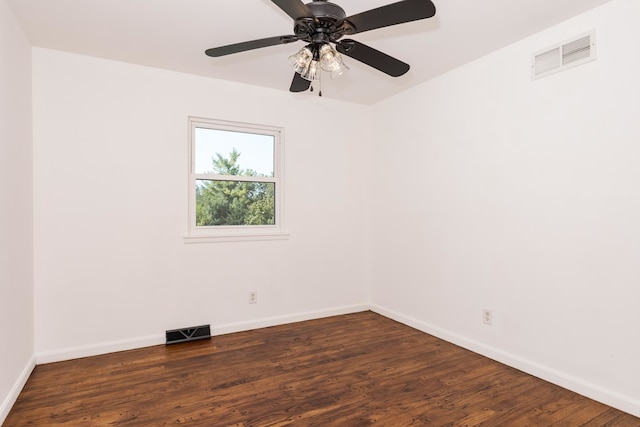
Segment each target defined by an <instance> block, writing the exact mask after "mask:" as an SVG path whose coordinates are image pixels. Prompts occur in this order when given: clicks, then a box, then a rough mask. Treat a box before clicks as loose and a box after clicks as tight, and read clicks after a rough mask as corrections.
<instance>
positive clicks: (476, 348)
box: [369, 304, 640, 417]
mask: <svg viewBox="0 0 640 427" xmlns="http://www.w3.org/2000/svg"><path fill="white" fill-rule="evenodd" d="M369 308H370V310H371V311H373V312H375V313H378V314H380V315H382V316H385V317H388V318H389V319H393V320H395V321H397V322H400V323H403V324H405V325H407V326H411V327H412V328H415V329H418V330H419V331H422V332H425V333H427V334H429V335H433V336H435V337H438V338H440V339H443V340H445V341H448V342H450V343H453V344H456V345H458V346H460V347H463V348H466V349H468V350H471V351H473V352H474V353H478V354H481V355H483V356H486V357H488V358H490V359H493V360H496V361H498V362H500V363H504V364H505V365H508V366H511V367H513V368H516V369H519V370H521V371H523V372H526V373H528V374H531V375H533V376H535V377H538V378H541V379H543V380H545V381H548V382H550V383H553V384H556V385H558V386H560V387H563V388H566V389H568V390H571V391H574V392H576V393H578V394H581V395H583V396H586V397H588V398H591V399H593V400H597V401H598V402H602V403H604V404H605V405H609V406H611V407H614V408H617V409H619V410H621V411H624V412H627V413H629V414H632V415H635V416H637V417H640V400H638V399H635V398H633V397H631V396H626V395H623V394H621V393H618V392H616V391H613V390H610V389H607V388H605V387H601V386H599V385H597V384H593V383H590V382H587V381H584V380H582V379H580V378H577V377H574V376H572V375H569V374H566V373H564V372H561V371H558V370H555V369H553V368H550V367H548V366H544V365H540V364H538V363H535V362H533V361H531V360H528V359H525V358H522V357H519V356H517V355H515V354H512V353H508V352H506V351H503V350H500V349H498V348H495V347H492V346H488V345H486V344H484V343H482V342H479V341H476V340H473V339H471V338H468V337H465V336H462V335H459V334H456V333H453V332H450V331H447V330H445V329H442V328H439V327H437V326H434V325H431V324H428V323H426V322H423V321H421V320H418V319H415V318H412V317H410V316H405V315H403V314H400V313H398V312H396V311H393V310H389V309H386V308H384V307H381V306H379V305H376V304H371V305H370V307H369Z"/></svg>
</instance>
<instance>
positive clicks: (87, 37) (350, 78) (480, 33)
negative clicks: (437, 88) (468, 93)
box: [6, 0, 610, 104]
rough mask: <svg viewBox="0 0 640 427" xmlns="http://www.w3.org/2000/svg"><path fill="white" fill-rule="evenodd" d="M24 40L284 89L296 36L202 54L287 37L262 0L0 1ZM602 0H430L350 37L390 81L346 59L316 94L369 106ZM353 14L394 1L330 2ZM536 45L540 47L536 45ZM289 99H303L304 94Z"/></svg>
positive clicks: (289, 28) (289, 29) (288, 28)
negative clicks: (402, 68) (378, 61)
mask: <svg viewBox="0 0 640 427" xmlns="http://www.w3.org/2000/svg"><path fill="white" fill-rule="evenodd" d="M6 1H7V2H8V3H9V5H10V6H11V8H12V10H13V11H14V13H15V15H16V16H17V18H18V20H19V21H20V22H21V24H22V26H23V28H24V30H25V31H26V33H27V35H28V37H29V38H30V40H31V42H32V44H33V45H34V46H38V47H45V48H51V49H57V50H63V51H69V52H76V53H80V54H85V55H91V56H97V57H102V58H108V59H114V60H118V61H124V62H130V63H136V64H142V65H147V66H152V67H158V68H164V69H169V70H176V71H181V72H186V73H192V74H197V75H202V76H209V77H214V78H218V79H224V80H232V81H237V82H242V83H247V84H251V85H257V86H264V87H270V88H276V89H281V90H288V89H289V85H290V84H291V79H292V77H293V71H292V70H291V69H290V68H289V65H288V63H287V57H288V56H289V55H291V54H292V53H295V52H296V51H297V50H298V49H299V48H300V47H302V46H304V42H296V43H292V44H288V45H279V46H273V47H267V48H263V49H257V50H253V51H249V52H243V53H238V54H234V55H230V56H226V57H221V58H210V57H208V56H206V55H205V54H204V51H205V50H206V49H208V48H211V47H217V46H221V45H226V44H231V43H237V42H243V41H248V40H254V39H260V38H265V37H271V36H278V35H285V34H292V33H293V22H292V20H291V18H289V17H288V16H287V15H286V14H285V13H284V12H283V11H282V10H281V9H280V8H278V7H277V6H276V5H275V4H273V3H272V2H271V1H270V0H6ZM608 1H610V0H482V1H479V0H434V4H435V5H436V9H437V12H436V16H435V17H433V18H431V19H427V20H422V21H415V22H411V23H407V24H401V25H397V26H393V27H387V28H382V29H377V30H373V31H369V32H365V33H362V34H357V35H354V36H352V38H353V39H355V40H358V41H359V42H361V43H365V44H367V45H369V46H371V47H374V48H376V49H378V50H381V51H383V52H385V53H387V54H389V55H391V56H393V57H396V58H398V59H400V60H402V61H404V62H407V63H409V64H410V65H411V70H410V71H409V72H408V73H407V74H405V75H404V76H401V77H398V78H393V77H389V76H387V75H386V74H383V73H381V72H379V71H377V70H375V69H372V68H370V67H368V66H366V65H364V64H361V63H359V62H357V61H355V60H353V59H351V58H345V63H347V65H348V66H349V67H350V68H351V69H350V71H348V72H347V73H346V74H344V75H343V76H341V77H339V78H337V79H335V80H331V79H330V78H328V77H327V78H325V79H324V80H323V88H322V91H323V95H324V96H325V97H331V98H334V99H340V100H344V101H349V102H356V103H361V104H372V103H375V102H377V101H379V100H382V99H384V98H386V97H388V96H391V95H393V94H395V93H397V92H400V91H403V90H405V89H407V88H410V87H411V86H415V85H417V84H419V83H421V82H424V81H425V80H428V79H430V78H432V77H434V76H437V75H439V74H442V73H444V72H446V71H448V70H451V69H452V68H455V67H457V66H460V65H462V64H464V63H466V62H469V61H471V60H473V59H476V58H478V57H480V56H483V55H485V54H487V53H489V52H492V51H494V50H496V49H499V48H501V47H503V46H506V45H508V44H510V43H513V42H515V41H517V40H519V39H522V38H524V37H526V36H528V35H531V34H534V33H536V32H539V31H541V30H543V29H545V28H548V27H550V26H552V25H554V24H557V23H559V22H562V21H564V20H566V19H568V18H570V17H572V16H575V15H577V14H580V13H582V12H585V11H587V10H589V9H592V8H594V7H597V6H599V5H601V4H604V3H606V2H608ZM334 2H335V3H337V4H339V5H340V6H341V7H342V8H343V9H344V10H345V12H346V13H347V15H353V14H356V13H359V12H363V11H365V10H369V9H372V8H375V7H379V6H382V5H385V4H389V3H392V2H393V0H334ZM542 48H544V46H542ZM296 96H309V94H308V93H300V94H296Z"/></svg>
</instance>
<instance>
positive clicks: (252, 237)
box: [182, 232, 289, 243]
mask: <svg viewBox="0 0 640 427" xmlns="http://www.w3.org/2000/svg"><path fill="white" fill-rule="evenodd" d="M182 239H183V241H184V243H221V242H244V241H260V240H287V239H289V233H278V232H274V233H259V232H256V233H253V234H248V233H244V234H237V233H236V234H234V233H229V234H227V235H224V234H221V233H220V234H217V235H213V236H212V235H202V236H198V235H193V236H184V237H183V238H182Z"/></svg>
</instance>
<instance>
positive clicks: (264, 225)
mask: <svg viewBox="0 0 640 427" xmlns="http://www.w3.org/2000/svg"><path fill="white" fill-rule="evenodd" d="M282 139H283V138H282V129H280V128H275V127H269V126H261V125H250V124H242V123H233V122H223V121H217V120H209V119H201V118H193V117H192V118H189V233H188V236H187V237H186V238H185V239H186V241H196V242H201V241H219V240H253V239H277V238H286V237H287V235H286V234H285V233H284V231H283V224H282V223H283V212H282V203H283V185H282V176H283V170H282V169H283V168H282Z"/></svg>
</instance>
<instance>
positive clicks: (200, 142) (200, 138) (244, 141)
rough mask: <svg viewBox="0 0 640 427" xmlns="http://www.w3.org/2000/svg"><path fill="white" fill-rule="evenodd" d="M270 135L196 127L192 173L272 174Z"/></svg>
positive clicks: (272, 139)
mask: <svg viewBox="0 0 640 427" xmlns="http://www.w3.org/2000/svg"><path fill="white" fill-rule="evenodd" d="M274 144H275V138H274V136H273V135H260V134H255V133H245V132H232V131H224V130H216V129H207V128H196V129H195V144H194V145H195V162H194V173H198V174H204V173H215V174H218V175H245V176H270V177H272V176H273V172H274V166H273V163H274V162H273V159H274V157H273V152H274Z"/></svg>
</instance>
